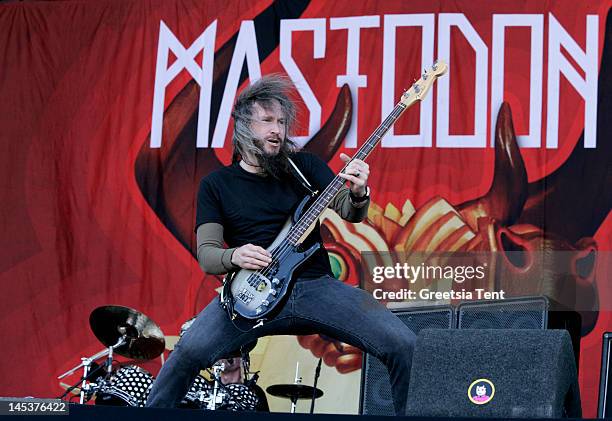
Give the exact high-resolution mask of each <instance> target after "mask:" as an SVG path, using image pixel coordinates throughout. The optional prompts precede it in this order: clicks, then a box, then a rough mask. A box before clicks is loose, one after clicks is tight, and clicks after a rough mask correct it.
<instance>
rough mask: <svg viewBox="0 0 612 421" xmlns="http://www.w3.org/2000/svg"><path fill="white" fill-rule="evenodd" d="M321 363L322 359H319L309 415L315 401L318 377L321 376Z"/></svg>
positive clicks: (312, 411)
mask: <svg viewBox="0 0 612 421" xmlns="http://www.w3.org/2000/svg"><path fill="white" fill-rule="evenodd" d="M321 361H323V358H319V364H317V368H316V370H315V377H314V387H313V389H312V402H310V413H311V414H312V413H314V406H315V399H316V398H317V382H318V381H319V375H320V374H321Z"/></svg>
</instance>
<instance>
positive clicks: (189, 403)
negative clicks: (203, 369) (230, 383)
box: [180, 374, 212, 409]
mask: <svg viewBox="0 0 612 421" xmlns="http://www.w3.org/2000/svg"><path fill="white" fill-rule="evenodd" d="M211 391H212V387H211V385H210V383H208V382H207V381H206V379H205V378H204V377H202V376H200V375H199V374H198V376H197V377H196V378H195V380H194V381H193V383H192V384H191V387H190V388H189V391H188V392H187V394H186V395H185V397H184V398H183V400H182V401H181V404H180V407H181V408H190V409H201V408H206V402H208V397H209V395H210V393H211Z"/></svg>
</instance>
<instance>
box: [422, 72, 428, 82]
mask: <svg viewBox="0 0 612 421" xmlns="http://www.w3.org/2000/svg"><path fill="white" fill-rule="evenodd" d="M421 77H422V78H423V80H427V73H425V72H424V73H423V75H422V76H421Z"/></svg>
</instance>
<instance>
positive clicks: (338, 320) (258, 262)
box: [147, 76, 415, 415]
mask: <svg viewBox="0 0 612 421" xmlns="http://www.w3.org/2000/svg"><path fill="white" fill-rule="evenodd" d="M288 92H289V84H288V83H287V81H286V80H285V79H283V78H281V77H279V76H267V77H264V78H262V79H260V80H259V81H257V82H255V83H254V84H253V85H251V86H250V87H248V88H246V89H244V90H243V91H242V93H241V94H240V95H239V96H238V99H237V100H236V104H235V106H234V110H233V113H232V116H233V118H234V132H233V140H232V143H233V147H234V152H233V162H232V164H231V165H229V166H227V167H224V168H222V169H220V170H218V171H216V172H213V173H211V174H209V175H208V176H206V177H204V178H203V179H202V181H201V183H200V188H199V191H198V199H197V213H196V227H195V230H196V234H197V244H198V249H197V256H198V262H199V263H200V266H201V267H202V270H204V271H205V272H207V273H210V274H224V273H227V272H230V271H235V270H238V269H241V268H242V269H251V270H260V269H264V268H266V267H267V266H268V264H269V263H270V262H271V261H272V255H271V254H270V252H269V251H268V250H266V247H268V246H270V244H272V242H273V241H274V239H275V237H276V236H277V235H278V233H279V232H280V231H281V229H282V227H283V225H284V224H285V222H286V220H287V218H288V217H289V216H290V215H291V214H292V213H293V211H294V210H295V208H296V205H297V204H298V203H299V202H300V201H301V199H302V198H303V197H304V196H305V193H307V192H306V191H305V187H304V184H305V183H304V182H303V180H300V176H299V175H298V174H297V173H298V172H299V173H301V174H302V175H303V176H304V178H305V179H306V180H307V181H308V182H309V183H310V184H311V185H312V186H313V188H314V189H315V190H318V191H323V190H324V189H325V187H326V186H327V185H328V184H329V183H330V182H331V181H332V179H333V178H334V174H333V172H332V171H331V169H330V168H329V167H328V166H327V164H326V163H325V162H323V161H322V160H321V159H319V158H317V157H316V156H314V155H311V154H308V153H304V152H297V151H296V147H295V144H294V142H292V141H291V139H290V138H289V137H288V133H290V132H291V129H292V126H293V124H294V123H295V107H294V105H293V103H292V102H291V100H290V99H289V96H288ZM341 159H342V160H343V161H345V162H348V164H347V166H346V168H345V169H344V172H343V173H341V174H340V176H341V177H342V178H344V179H345V180H347V183H348V187H344V188H342V189H341V190H340V191H339V192H338V194H337V195H336V196H335V198H334V200H332V202H331V204H330V208H332V209H333V210H334V211H336V212H337V213H338V214H339V215H340V216H341V217H342V218H343V219H345V220H347V221H350V222H355V223H356V222H360V221H362V220H363V219H364V218H365V217H366V216H367V211H368V206H369V201H370V199H369V188H367V180H368V176H369V172H370V170H369V167H368V164H366V163H365V162H363V161H361V160H357V159H355V160H351V159H350V158H349V157H348V156H347V155H345V154H341ZM293 165H295V166H296V167H297V170H295V169H292V166H293ZM316 242H319V243H322V239H321V234H320V232H319V225H318V224H317V225H316V227H315V229H314V230H313V231H312V233H311V234H310V235H309V236H308V238H307V239H306V240H305V242H304V247H305V248H308V247H309V246H310V245H312V244H314V243H316ZM225 244H227V247H226V246H225ZM313 333H320V334H324V335H327V336H330V337H333V338H336V339H338V340H340V341H342V342H345V343H348V344H351V345H354V346H356V347H358V348H360V349H362V350H364V351H366V352H368V353H369V354H371V355H373V356H374V357H376V358H378V359H380V360H381V361H382V362H383V363H384V364H385V365H386V367H387V369H388V370H389V374H390V378H391V385H392V391H393V402H394V407H395V411H396V413H397V414H398V415H404V413H405V406H406V399H407V394H408V381H409V376H410V365H411V360H412V350H413V347H414V343H415V335H414V333H413V332H412V331H411V330H410V329H409V328H408V327H406V326H405V325H404V324H403V323H402V322H401V321H400V320H399V319H398V318H397V317H396V316H395V315H393V314H392V313H391V312H390V311H389V310H387V309H386V308H385V307H384V306H382V305H381V304H380V303H378V302H377V301H376V300H375V299H374V298H373V297H372V296H371V295H370V294H368V293H367V292H365V291H363V290H361V289H358V288H353V287H351V286H348V285H346V284H344V283H343V282H341V281H339V280H337V279H335V278H333V275H332V271H331V267H330V263H329V257H328V255H327V252H326V251H325V249H324V248H323V247H321V248H320V249H319V250H318V251H317V252H315V253H314V254H313V255H312V256H311V257H310V258H309V259H308V260H307V261H306V262H305V263H304V264H303V265H302V266H300V268H299V269H298V270H297V271H296V272H295V273H294V284H293V288H292V289H291V291H290V293H289V297H288V298H287V300H286V302H285V304H284V305H283V307H282V308H281V310H280V311H279V312H278V313H277V314H276V315H275V316H274V317H272V318H271V319H270V320H269V321H267V322H266V323H265V324H263V325H262V326H261V327H257V328H255V329H250V330H243V329H240V328H239V327H238V326H236V325H235V324H234V322H233V321H232V320H231V319H230V317H229V315H228V313H227V312H226V311H225V310H224V309H223V308H222V307H221V306H220V302H219V299H218V298H215V299H214V300H213V301H212V302H211V303H210V304H208V306H207V307H206V308H205V309H204V310H203V311H202V312H201V313H200V314H199V315H198V316H197V318H196V320H195V322H194V323H193V325H192V326H191V328H190V329H189V330H188V331H187V332H186V333H185V335H184V336H183V337H182V338H181V340H180V341H179V342H178V344H177V345H176V346H175V348H174V352H173V353H172V355H171V356H170V358H169V359H168V361H167V362H166V364H165V365H164V366H163V367H162V369H161V371H160V373H159V376H158V378H157V380H156V381H155V383H154V385H153V388H152V390H151V393H150V395H149V398H148V401H147V405H148V406H160V407H173V406H176V405H177V404H178V403H179V402H180V401H181V399H182V398H183V396H185V393H186V392H187V390H188V388H189V386H190V384H191V382H192V381H193V379H194V378H195V376H196V375H197V373H198V371H199V370H200V369H201V368H203V367H209V366H210V365H211V364H212V363H213V362H214V361H217V360H219V359H221V358H223V357H224V356H226V355H230V353H231V352H232V351H234V350H236V349H239V348H240V347H241V346H243V345H244V344H246V343H249V342H252V341H253V340H255V339H256V338H258V337H261V336H266V335H303V334H313Z"/></svg>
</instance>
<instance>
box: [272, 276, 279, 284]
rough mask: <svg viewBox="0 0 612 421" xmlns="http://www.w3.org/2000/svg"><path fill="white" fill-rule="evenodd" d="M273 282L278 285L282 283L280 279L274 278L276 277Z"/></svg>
mask: <svg viewBox="0 0 612 421" xmlns="http://www.w3.org/2000/svg"><path fill="white" fill-rule="evenodd" d="M272 283H273V284H274V285H278V284H280V280H279V279H278V278H274V279H272Z"/></svg>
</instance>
